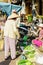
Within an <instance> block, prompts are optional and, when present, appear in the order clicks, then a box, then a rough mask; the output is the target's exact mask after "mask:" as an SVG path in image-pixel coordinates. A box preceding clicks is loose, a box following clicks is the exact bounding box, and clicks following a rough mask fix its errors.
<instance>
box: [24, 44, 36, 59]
mask: <svg viewBox="0 0 43 65" xmlns="http://www.w3.org/2000/svg"><path fill="white" fill-rule="evenodd" d="M23 54H25V56H26V57H27V58H28V57H29V58H33V57H34V56H35V48H34V47H33V46H32V45H29V46H27V47H26V48H25V49H24V52H23Z"/></svg>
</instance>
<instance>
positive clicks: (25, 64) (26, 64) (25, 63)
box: [18, 60, 33, 65]
mask: <svg viewBox="0 0 43 65" xmlns="http://www.w3.org/2000/svg"><path fill="white" fill-rule="evenodd" d="M18 65H33V63H32V62H31V61H29V60H20V61H19V62H18Z"/></svg>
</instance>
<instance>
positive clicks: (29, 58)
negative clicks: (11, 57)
mask: <svg viewBox="0 0 43 65" xmlns="http://www.w3.org/2000/svg"><path fill="white" fill-rule="evenodd" d="M34 57H35V48H34V47H33V46H32V45H29V46H26V47H25V49H24V51H23V53H22V55H21V60H19V61H18V64H17V65H34V63H33V62H34Z"/></svg>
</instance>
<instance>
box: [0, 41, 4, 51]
mask: <svg viewBox="0 0 43 65" xmlns="http://www.w3.org/2000/svg"><path fill="white" fill-rule="evenodd" d="M3 46H4V41H3V40H0V51H1V50H3Z"/></svg>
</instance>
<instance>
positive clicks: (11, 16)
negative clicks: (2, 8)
mask: <svg viewBox="0 0 43 65" xmlns="http://www.w3.org/2000/svg"><path fill="white" fill-rule="evenodd" d="M18 17H19V15H18V14H16V13H12V14H11V15H10V16H9V17H8V19H12V18H18Z"/></svg>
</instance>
